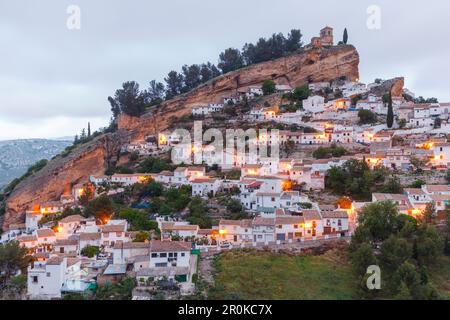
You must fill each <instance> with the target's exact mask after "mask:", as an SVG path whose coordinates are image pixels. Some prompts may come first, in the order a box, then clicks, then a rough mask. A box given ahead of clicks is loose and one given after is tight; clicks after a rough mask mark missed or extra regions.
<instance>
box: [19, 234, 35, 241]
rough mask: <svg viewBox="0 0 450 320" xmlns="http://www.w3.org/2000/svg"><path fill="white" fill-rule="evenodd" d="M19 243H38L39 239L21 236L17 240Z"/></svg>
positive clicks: (33, 236)
mask: <svg viewBox="0 0 450 320" xmlns="http://www.w3.org/2000/svg"><path fill="white" fill-rule="evenodd" d="M17 241H19V242H32V241H37V237H36V236H35V235H32V236H28V235H27V236H21V237H18V238H17Z"/></svg>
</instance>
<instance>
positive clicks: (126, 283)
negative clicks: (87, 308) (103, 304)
mask: <svg viewBox="0 0 450 320" xmlns="http://www.w3.org/2000/svg"><path fill="white" fill-rule="evenodd" d="M135 287H136V279H135V278H125V279H123V280H122V281H121V282H120V283H117V284H111V283H109V282H108V283H106V284H105V286H103V287H101V288H98V289H97V292H96V294H95V297H96V299H98V300H131V297H132V293H133V289H134V288H135Z"/></svg>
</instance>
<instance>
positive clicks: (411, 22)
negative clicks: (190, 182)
mask: <svg viewBox="0 0 450 320" xmlns="http://www.w3.org/2000/svg"><path fill="white" fill-rule="evenodd" d="M69 5H78V6H79V8H80V9H81V29H80V30H69V29H68V28H67V25H66V22H67V19H68V17H69V14H68V13H67V8H68V6H69ZM370 5H378V6H379V8H380V9H381V29H379V30H373V29H369V28H368V27H367V20H368V18H369V15H368V14H367V8H368V7H369V6H370ZM449 14H450V1H448V0H429V1H422V0H421V1H418V0H417V1H414V0H395V1H392V0H370V1H366V0H358V1H354V0H342V1H335V0H316V1H310V0H309V1H303V0H277V1H274V0H269V1H266V0H227V1H219V0H164V1H162V0H161V1H157V0H151V1H148V0H127V1H122V0H72V1H65V0H40V1H36V0H2V1H1V2H0V140H3V139H13V138H49V137H61V136H73V135H75V134H76V133H77V132H79V131H80V130H81V129H82V128H83V127H86V126H87V122H88V121H90V122H91V125H92V128H93V129H97V128H99V127H103V126H106V125H107V124H108V121H109V118H110V106H109V104H108V101H107V97H108V95H113V93H114V91H115V90H116V89H117V88H118V87H119V86H120V85H121V83H122V82H124V81H127V80H136V81H138V82H139V83H140V85H141V87H146V86H147V85H148V82H149V81H150V80H152V79H157V80H160V81H162V80H163V78H164V76H165V75H166V74H167V72H168V71H170V70H173V69H175V70H179V69H181V66H182V65H183V64H192V63H202V62H206V61H211V62H213V63H217V57H218V54H219V53H220V51H221V50H223V49H224V48H227V47H238V48H241V47H242V45H243V44H244V43H245V42H255V41H256V40H257V39H258V38H259V37H261V36H265V37H267V36H270V35H271V34H272V33H274V32H283V33H284V34H287V33H288V32H289V30H291V29H292V28H298V29H301V30H302V33H303V35H304V41H309V40H310V38H311V37H313V36H315V35H317V34H318V32H319V30H320V29H321V28H322V27H323V26H325V25H330V26H332V27H333V28H334V29H335V39H336V41H338V40H340V39H341V37H342V31H343V29H344V27H347V28H348V32H349V43H351V44H354V45H355V46H356V47H357V49H358V51H359V53H360V58H361V63H360V75H361V80H362V81H363V82H366V83H368V82H372V81H373V79H375V78H391V77H395V76H405V78H406V87H407V88H409V89H411V90H413V91H414V92H415V93H416V95H423V96H426V97H431V96H433V97H437V98H438V99H439V100H440V101H450V90H449V89H450V62H449V57H450V40H449V34H450V24H449V22H448V16H449Z"/></svg>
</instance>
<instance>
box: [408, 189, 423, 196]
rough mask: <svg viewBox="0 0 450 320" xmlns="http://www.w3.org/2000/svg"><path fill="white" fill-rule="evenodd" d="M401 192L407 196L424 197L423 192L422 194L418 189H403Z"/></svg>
mask: <svg viewBox="0 0 450 320" xmlns="http://www.w3.org/2000/svg"><path fill="white" fill-rule="evenodd" d="M403 191H405V193H407V194H414V195H424V194H425V192H423V190H422V189H420V188H405V189H403Z"/></svg>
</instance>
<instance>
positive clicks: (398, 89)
mask: <svg viewBox="0 0 450 320" xmlns="http://www.w3.org/2000/svg"><path fill="white" fill-rule="evenodd" d="M404 85H405V78H403V77H398V78H393V79H389V80H386V81H384V82H383V83H382V84H381V85H379V86H378V87H375V88H372V90H371V91H370V92H371V93H373V94H375V95H377V96H382V95H383V94H385V93H389V91H390V92H391V94H392V97H393V98H399V97H401V96H402V95H403V87H404Z"/></svg>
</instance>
